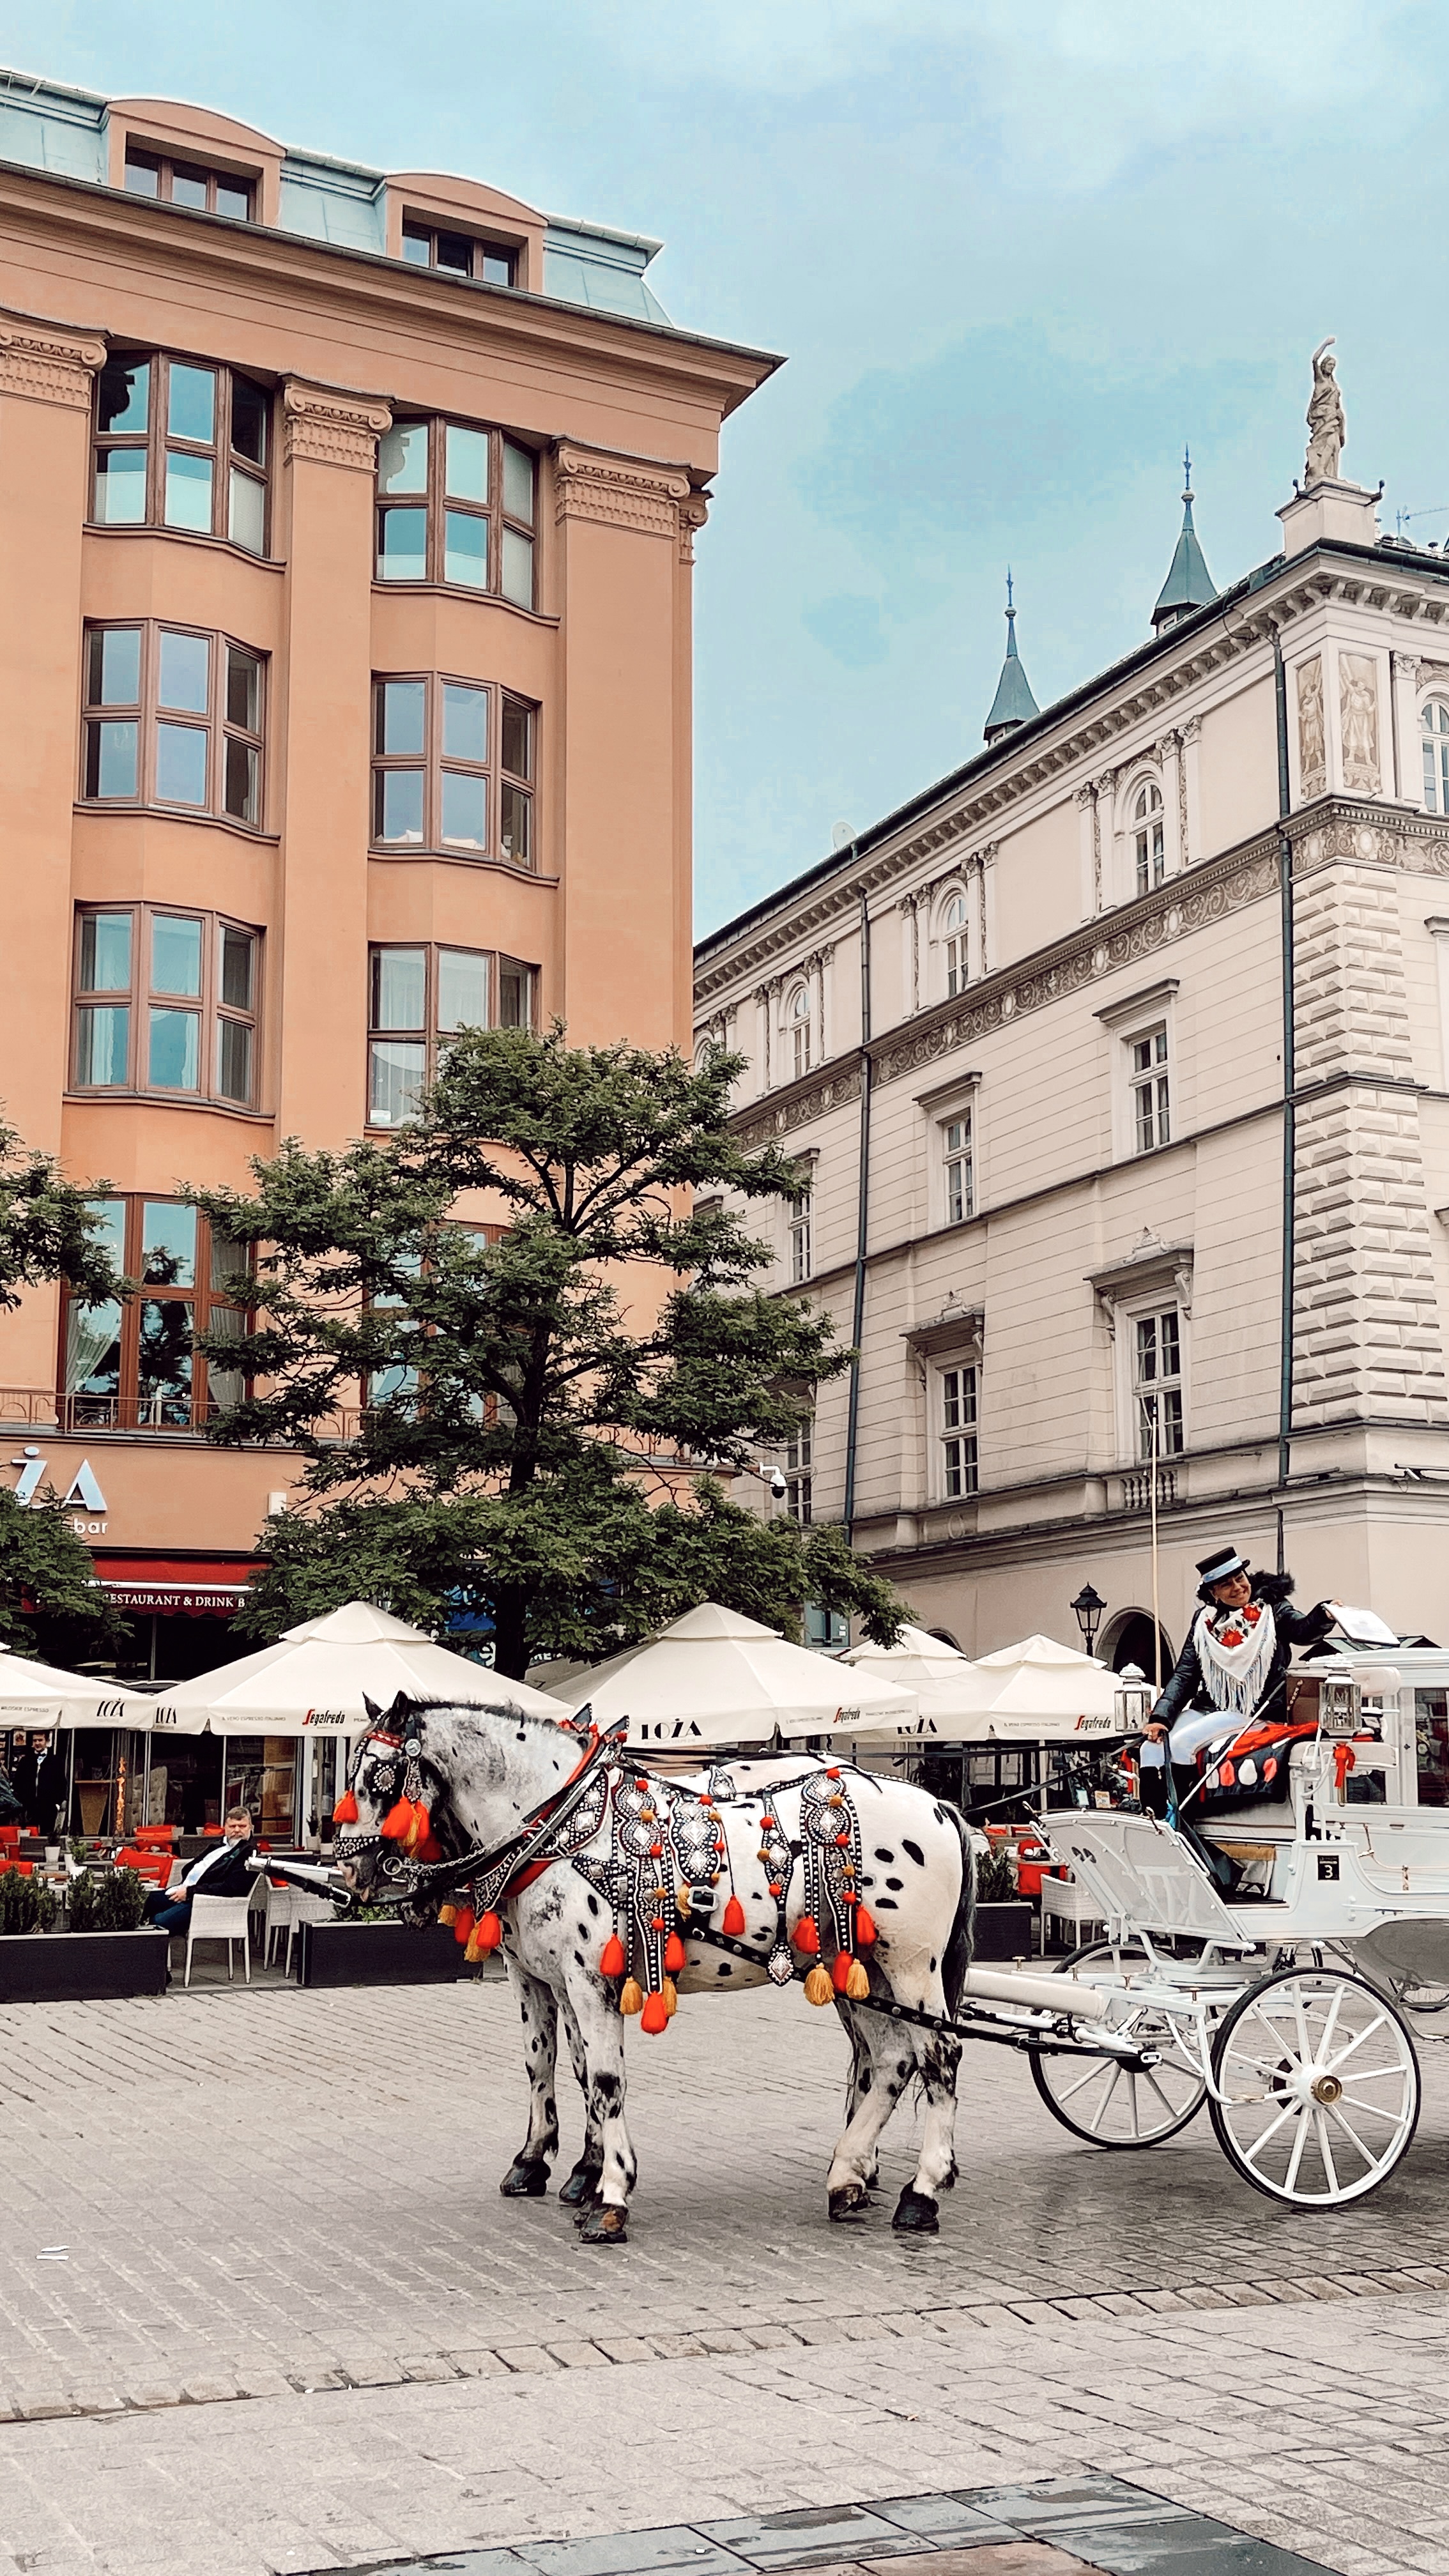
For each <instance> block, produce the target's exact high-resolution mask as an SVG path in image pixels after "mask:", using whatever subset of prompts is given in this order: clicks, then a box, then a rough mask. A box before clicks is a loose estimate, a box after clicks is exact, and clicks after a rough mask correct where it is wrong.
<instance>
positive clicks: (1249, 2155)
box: [1243, 2102, 1297, 2165]
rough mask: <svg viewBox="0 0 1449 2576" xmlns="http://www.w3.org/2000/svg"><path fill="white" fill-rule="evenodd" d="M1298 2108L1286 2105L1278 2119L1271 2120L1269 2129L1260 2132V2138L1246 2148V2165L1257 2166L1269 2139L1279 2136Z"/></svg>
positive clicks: (1244, 2154)
mask: <svg viewBox="0 0 1449 2576" xmlns="http://www.w3.org/2000/svg"><path fill="white" fill-rule="evenodd" d="M1296 2108H1297V2105H1296V2103H1293V2102H1287V2103H1285V2104H1284V2106H1283V2109H1282V2110H1281V2111H1280V2112H1279V2114H1278V2117H1277V2119H1276V2120H1270V2121H1269V2123H1268V2126H1267V2128H1266V2129H1262V2130H1260V2131H1259V2134H1258V2136H1257V2137H1256V2138H1255V2139H1254V2140H1253V2143H1252V2145H1251V2146H1250V2147H1244V2149H1243V2160H1244V2162H1245V2163H1246V2164H1250V2165H1255V2164H1256V2163H1257V2161H1258V2158H1259V2156H1260V2155H1261V2154H1262V2152H1263V2149H1264V2148H1265V2147H1266V2146H1267V2144H1268V2141H1269V2139H1270V2138H1275V2137H1276V2136H1277V2134H1278V2131H1279V2130H1280V2129H1281V2128H1282V2126H1283V2123H1284V2121H1285V2120H1291V2119H1292V2117H1293V2114H1294V2111H1295V2110H1296Z"/></svg>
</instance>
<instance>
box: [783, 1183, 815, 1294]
mask: <svg viewBox="0 0 1449 2576" xmlns="http://www.w3.org/2000/svg"><path fill="white" fill-rule="evenodd" d="M810 1198H811V1193H810V1191H809V1190H808V1189H804V1190H797V1191H796V1193H795V1195H794V1197H793V1198H792V1199H791V1201H790V1227H789V1233H790V1285H791V1287H792V1288H798V1286H799V1285H800V1282H801V1281H802V1279H808V1278H809V1276H810V1273H811V1270H812V1268H813V1266H814V1259H813V1254H812V1250H811V1243H810Z"/></svg>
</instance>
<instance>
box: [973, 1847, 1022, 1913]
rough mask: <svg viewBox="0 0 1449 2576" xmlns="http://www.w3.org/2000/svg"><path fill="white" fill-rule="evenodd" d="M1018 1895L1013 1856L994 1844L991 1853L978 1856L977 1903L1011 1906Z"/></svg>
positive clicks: (982, 1853) (980, 1853) (978, 1854)
mask: <svg viewBox="0 0 1449 2576" xmlns="http://www.w3.org/2000/svg"><path fill="white" fill-rule="evenodd" d="M1015 1894H1016V1864H1015V1862H1014V1861H1013V1859H1012V1857H1011V1854H1010V1853H1009V1852H1008V1851H1005V1850H1003V1849H1002V1848H1001V1846H1000V1845H999V1844H993V1846H992V1848H991V1850H990V1851H989V1852H978V1853H977V1855H976V1902H977V1904H978V1905H1010V1903H1011V1902H1012V1899H1013V1898H1014V1896H1015Z"/></svg>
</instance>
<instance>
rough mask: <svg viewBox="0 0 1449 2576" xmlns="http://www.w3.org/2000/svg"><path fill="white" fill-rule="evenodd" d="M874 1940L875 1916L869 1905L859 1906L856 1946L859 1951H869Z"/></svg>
mask: <svg viewBox="0 0 1449 2576" xmlns="http://www.w3.org/2000/svg"><path fill="white" fill-rule="evenodd" d="M874 1939H875V1916H874V1915H873V1914H872V1912H871V1910H870V1908H869V1906H868V1905H858V1906H857V1907H856V1909H855V1946H856V1948H857V1950H868V1949H869V1948H870V1945H871V1943H872V1941H873V1940H874Z"/></svg>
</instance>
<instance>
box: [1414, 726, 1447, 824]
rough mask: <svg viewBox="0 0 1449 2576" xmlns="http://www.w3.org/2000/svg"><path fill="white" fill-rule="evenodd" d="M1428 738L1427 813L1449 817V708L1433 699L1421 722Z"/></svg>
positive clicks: (1421, 727) (1425, 742) (1425, 807)
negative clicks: (1448, 815)
mask: <svg viewBox="0 0 1449 2576" xmlns="http://www.w3.org/2000/svg"><path fill="white" fill-rule="evenodd" d="M1419 730H1420V732H1421V733H1422V735H1423V737H1424V811H1425V813H1426V814H1449V706H1446V705H1445V703H1444V700H1443V699H1442V698H1431V699H1430V700H1429V703H1428V705H1427V706H1426V707H1425V709H1424V712H1423V714H1422V715H1421V717H1420V718H1419Z"/></svg>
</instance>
